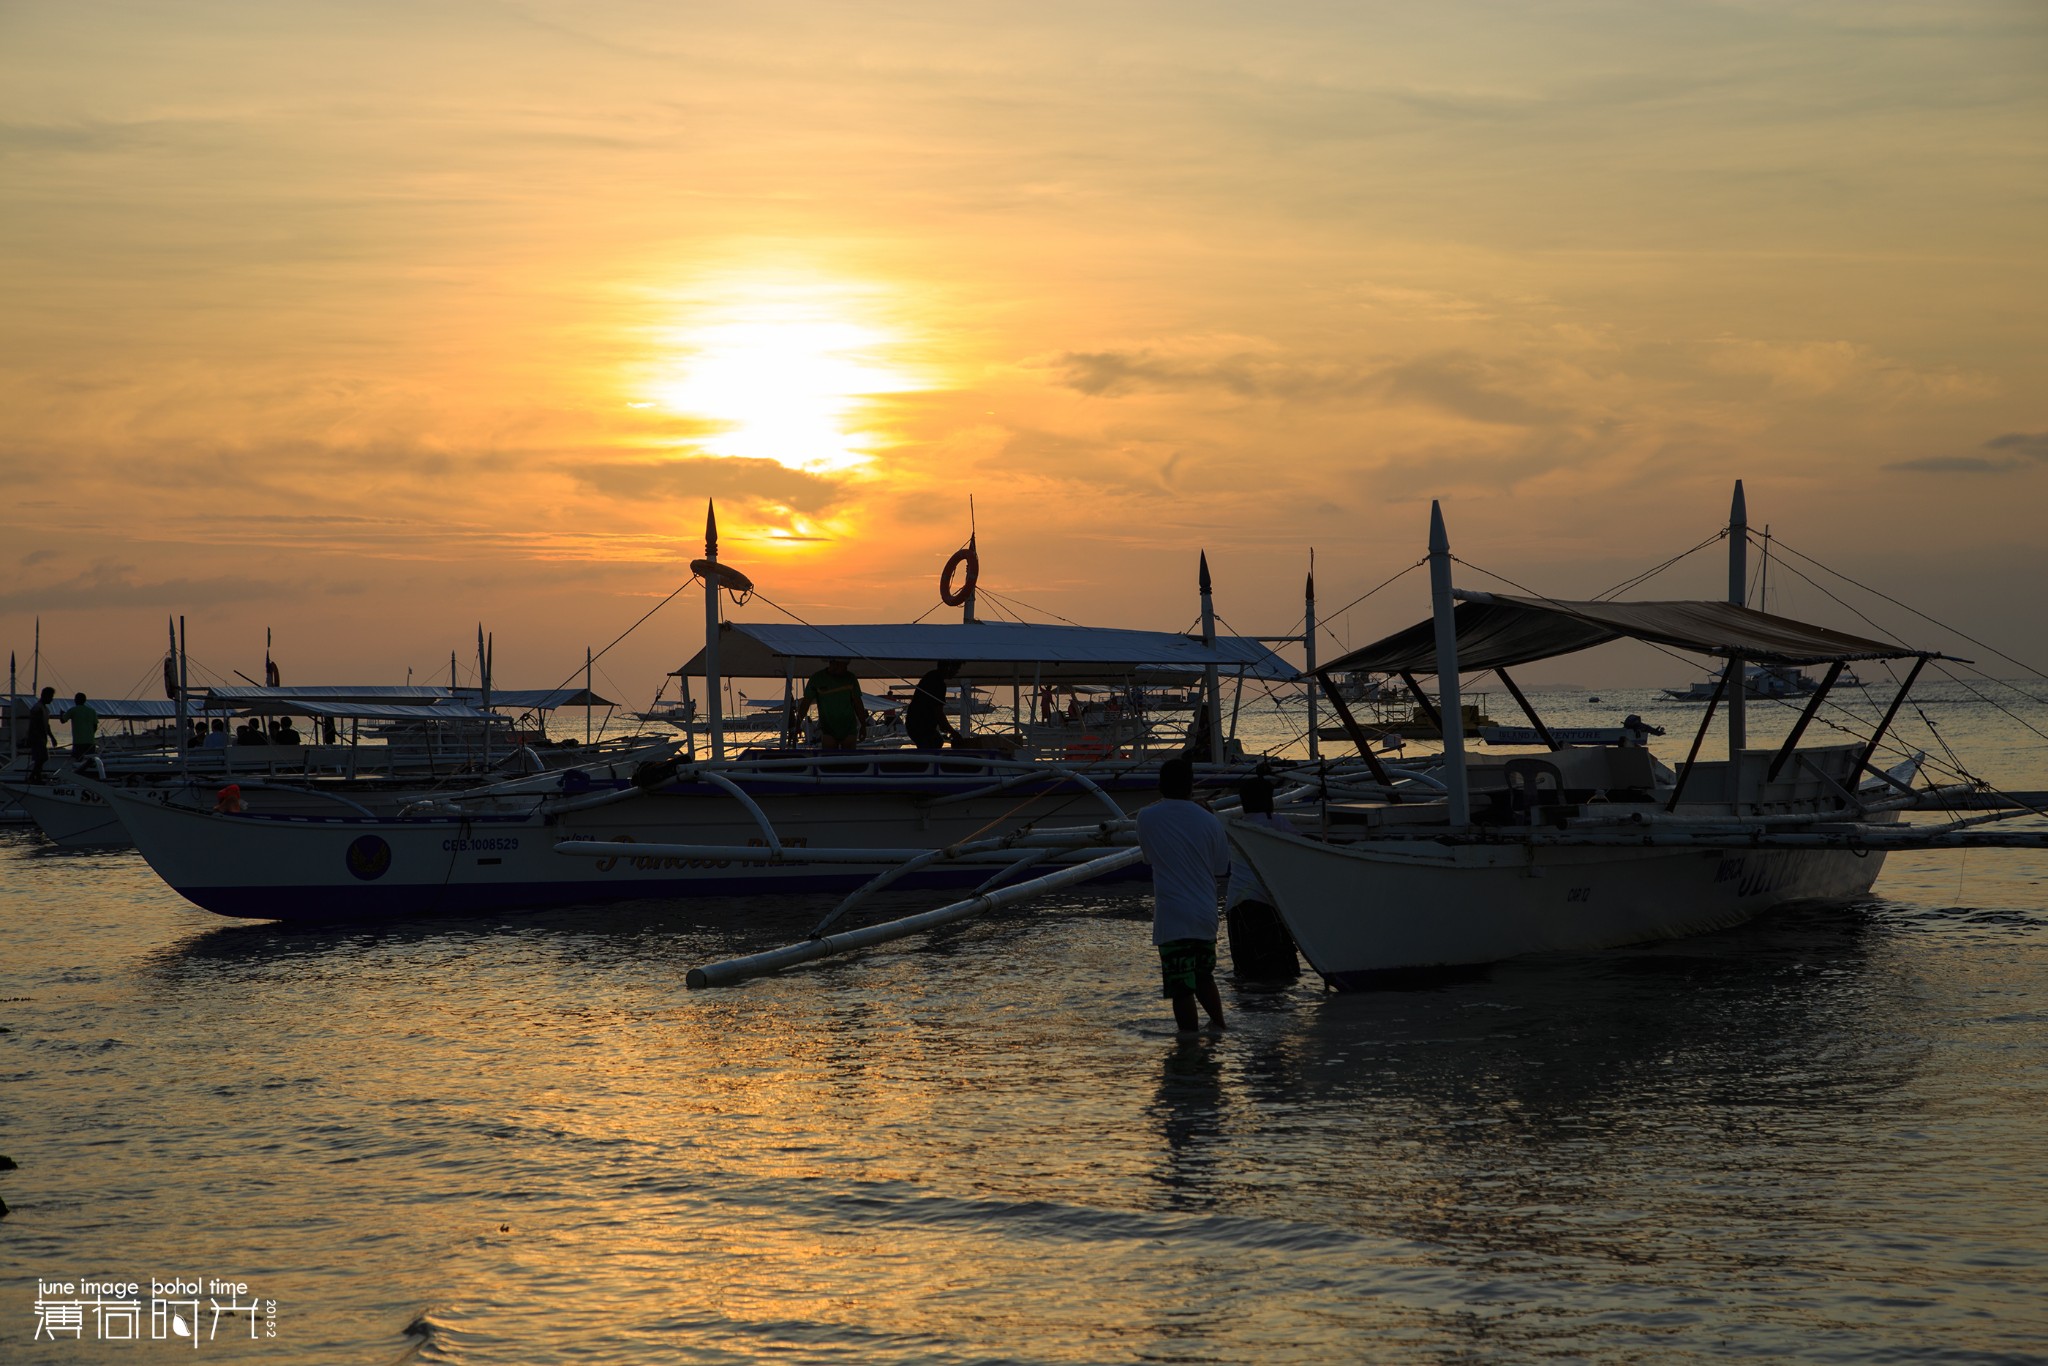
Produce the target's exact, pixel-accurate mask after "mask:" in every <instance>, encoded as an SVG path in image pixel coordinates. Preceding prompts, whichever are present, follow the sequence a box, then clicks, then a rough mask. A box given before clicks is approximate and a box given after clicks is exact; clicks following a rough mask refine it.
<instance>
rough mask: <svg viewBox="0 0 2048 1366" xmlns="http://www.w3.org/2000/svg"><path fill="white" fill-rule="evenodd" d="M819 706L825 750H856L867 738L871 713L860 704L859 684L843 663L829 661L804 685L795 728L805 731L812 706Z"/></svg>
mask: <svg viewBox="0 0 2048 1366" xmlns="http://www.w3.org/2000/svg"><path fill="white" fill-rule="evenodd" d="M813 702H815V703H817V704H818V740H819V743H820V745H821V746H822V747H823V748H825V749H853V748H855V747H856V746H857V745H859V743H860V742H861V741H862V740H865V739H867V738H868V709H867V707H866V705H865V704H864V703H863V702H862V701H861V696H860V680H859V679H858V678H855V677H854V676H853V670H851V669H849V668H847V667H846V661H845V660H843V659H828V660H826V661H825V667H824V668H822V669H820V670H818V672H816V673H814V674H812V675H811V681H810V682H809V683H807V684H805V685H804V700H803V704H802V705H801V706H799V707H798V708H797V709H796V727H797V729H798V730H802V729H803V724H804V718H805V717H806V716H809V715H810V713H811V704H812V703H813Z"/></svg>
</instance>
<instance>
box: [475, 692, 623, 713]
mask: <svg viewBox="0 0 2048 1366" xmlns="http://www.w3.org/2000/svg"><path fill="white" fill-rule="evenodd" d="M455 696H456V697H458V698H460V699H461V700H462V701H464V702H467V703H469V704H470V705H471V706H475V705H477V704H479V703H480V702H481V701H482V700H483V693H482V691H481V690H479V689H476V688H457V689H456V690H455ZM491 705H492V706H493V707H509V708H512V709H514V710H517V711H553V710H554V709H555V708H556V707H616V706H618V705H619V704H618V703H616V702H614V701H612V700H611V699H610V698H607V697H599V696H598V695H597V694H596V693H594V692H592V691H590V690H589V689H588V688H492V689H491Z"/></svg>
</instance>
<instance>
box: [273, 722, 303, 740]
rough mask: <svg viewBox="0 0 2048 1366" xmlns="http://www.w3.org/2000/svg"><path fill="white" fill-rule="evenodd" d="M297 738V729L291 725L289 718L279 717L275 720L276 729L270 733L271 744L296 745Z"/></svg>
mask: <svg viewBox="0 0 2048 1366" xmlns="http://www.w3.org/2000/svg"><path fill="white" fill-rule="evenodd" d="M299 738H300V737H299V728H298V727H297V726H294V725H293V724H292V718H291V717H289V716H280V717H278V718H277V728H276V729H275V730H273V731H271V732H270V743H271V744H273V745H296V744H298V743H299Z"/></svg>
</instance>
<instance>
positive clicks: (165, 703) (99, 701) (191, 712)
mask: <svg viewBox="0 0 2048 1366" xmlns="http://www.w3.org/2000/svg"><path fill="white" fill-rule="evenodd" d="M186 700H187V702H188V705H187V706H186V708H185V714H186V715H187V716H196V715H198V713H199V699H198V698H196V697H194V698H188V699H186ZM85 701H86V705H87V706H89V707H91V708H92V709H93V711H95V712H96V713H98V715H99V718H100V720H102V721H168V720H170V719H171V718H172V717H174V716H176V715H177V714H178V704H177V703H176V702H172V701H170V700H168V699H165V698H152V697H88V698H86V699H85ZM35 704H36V700H35V698H33V697H29V696H21V697H17V698H15V699H14V704H13V705H12V706H10V705H8V703H7V700H6V698H4V697H0V712H5V713H7V714H10V715H11V714H13V713H14V712H15V711H17V710H19V712H20V713H21V714H22V715H24V716H26V715H27V714H28V711H29V708H31V707H33V706H35ZM50 705H51V707H52V708H53V710H54V711H55V713H56V715H57V716H58V717H59V718H61V717H62V716H63V715H64V713H66V712H68V711H70V710H71V708H72V707H73V706H75V705H76V704H75V703H74V702H72V700H71V699H70V698H69V697H59V698H57V700H56V701H54V702H52V703H51V704H50Z"/></svg>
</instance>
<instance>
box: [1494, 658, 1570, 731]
mask: <svg viewBox="0 0 2048 1366" xmlns="http://www.w3.org/2000/svg"><path fill="white" fill-rule="evenodd" d="M1493 676H1494V677H1495V678H1498V679H1499V680H1500V681H1501V684H1502V686H1503V687H1505V688H1506V689H1507V690H1508V695H1509V696H1510V697H1513V698H1514V699H1515V705H1517V706H1519V707H1520V708H1521V709H1522V715H1524V716H1526V717H1528V718H1529V724H1530V725H1532V726H1534V727H1536V734H1537V735H1539V736H1540V737H1542V740H1543V744H1544V747H1545V748H1547V749H1563V748H1564V746H1563V745H1561V744H1559V743H1558V742H1557V737H1556V736H1554V735H1552V734H1551V733H1550V727H1548V726H1546V725H1544V724H1543V718H1542V717H1540V716H1538V715H1537V714H1536V708H1534V707H1532V706H1530V705H1529V699H1528V698H1526V697H1524V696H1522V690H1521V689H1520V688H1518V687H1516V686H1515V680H1514V679H1512V678H1509V677H1508V671H1507V670H1506V669H1495V670H1494V671H1493Z"/></svg>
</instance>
